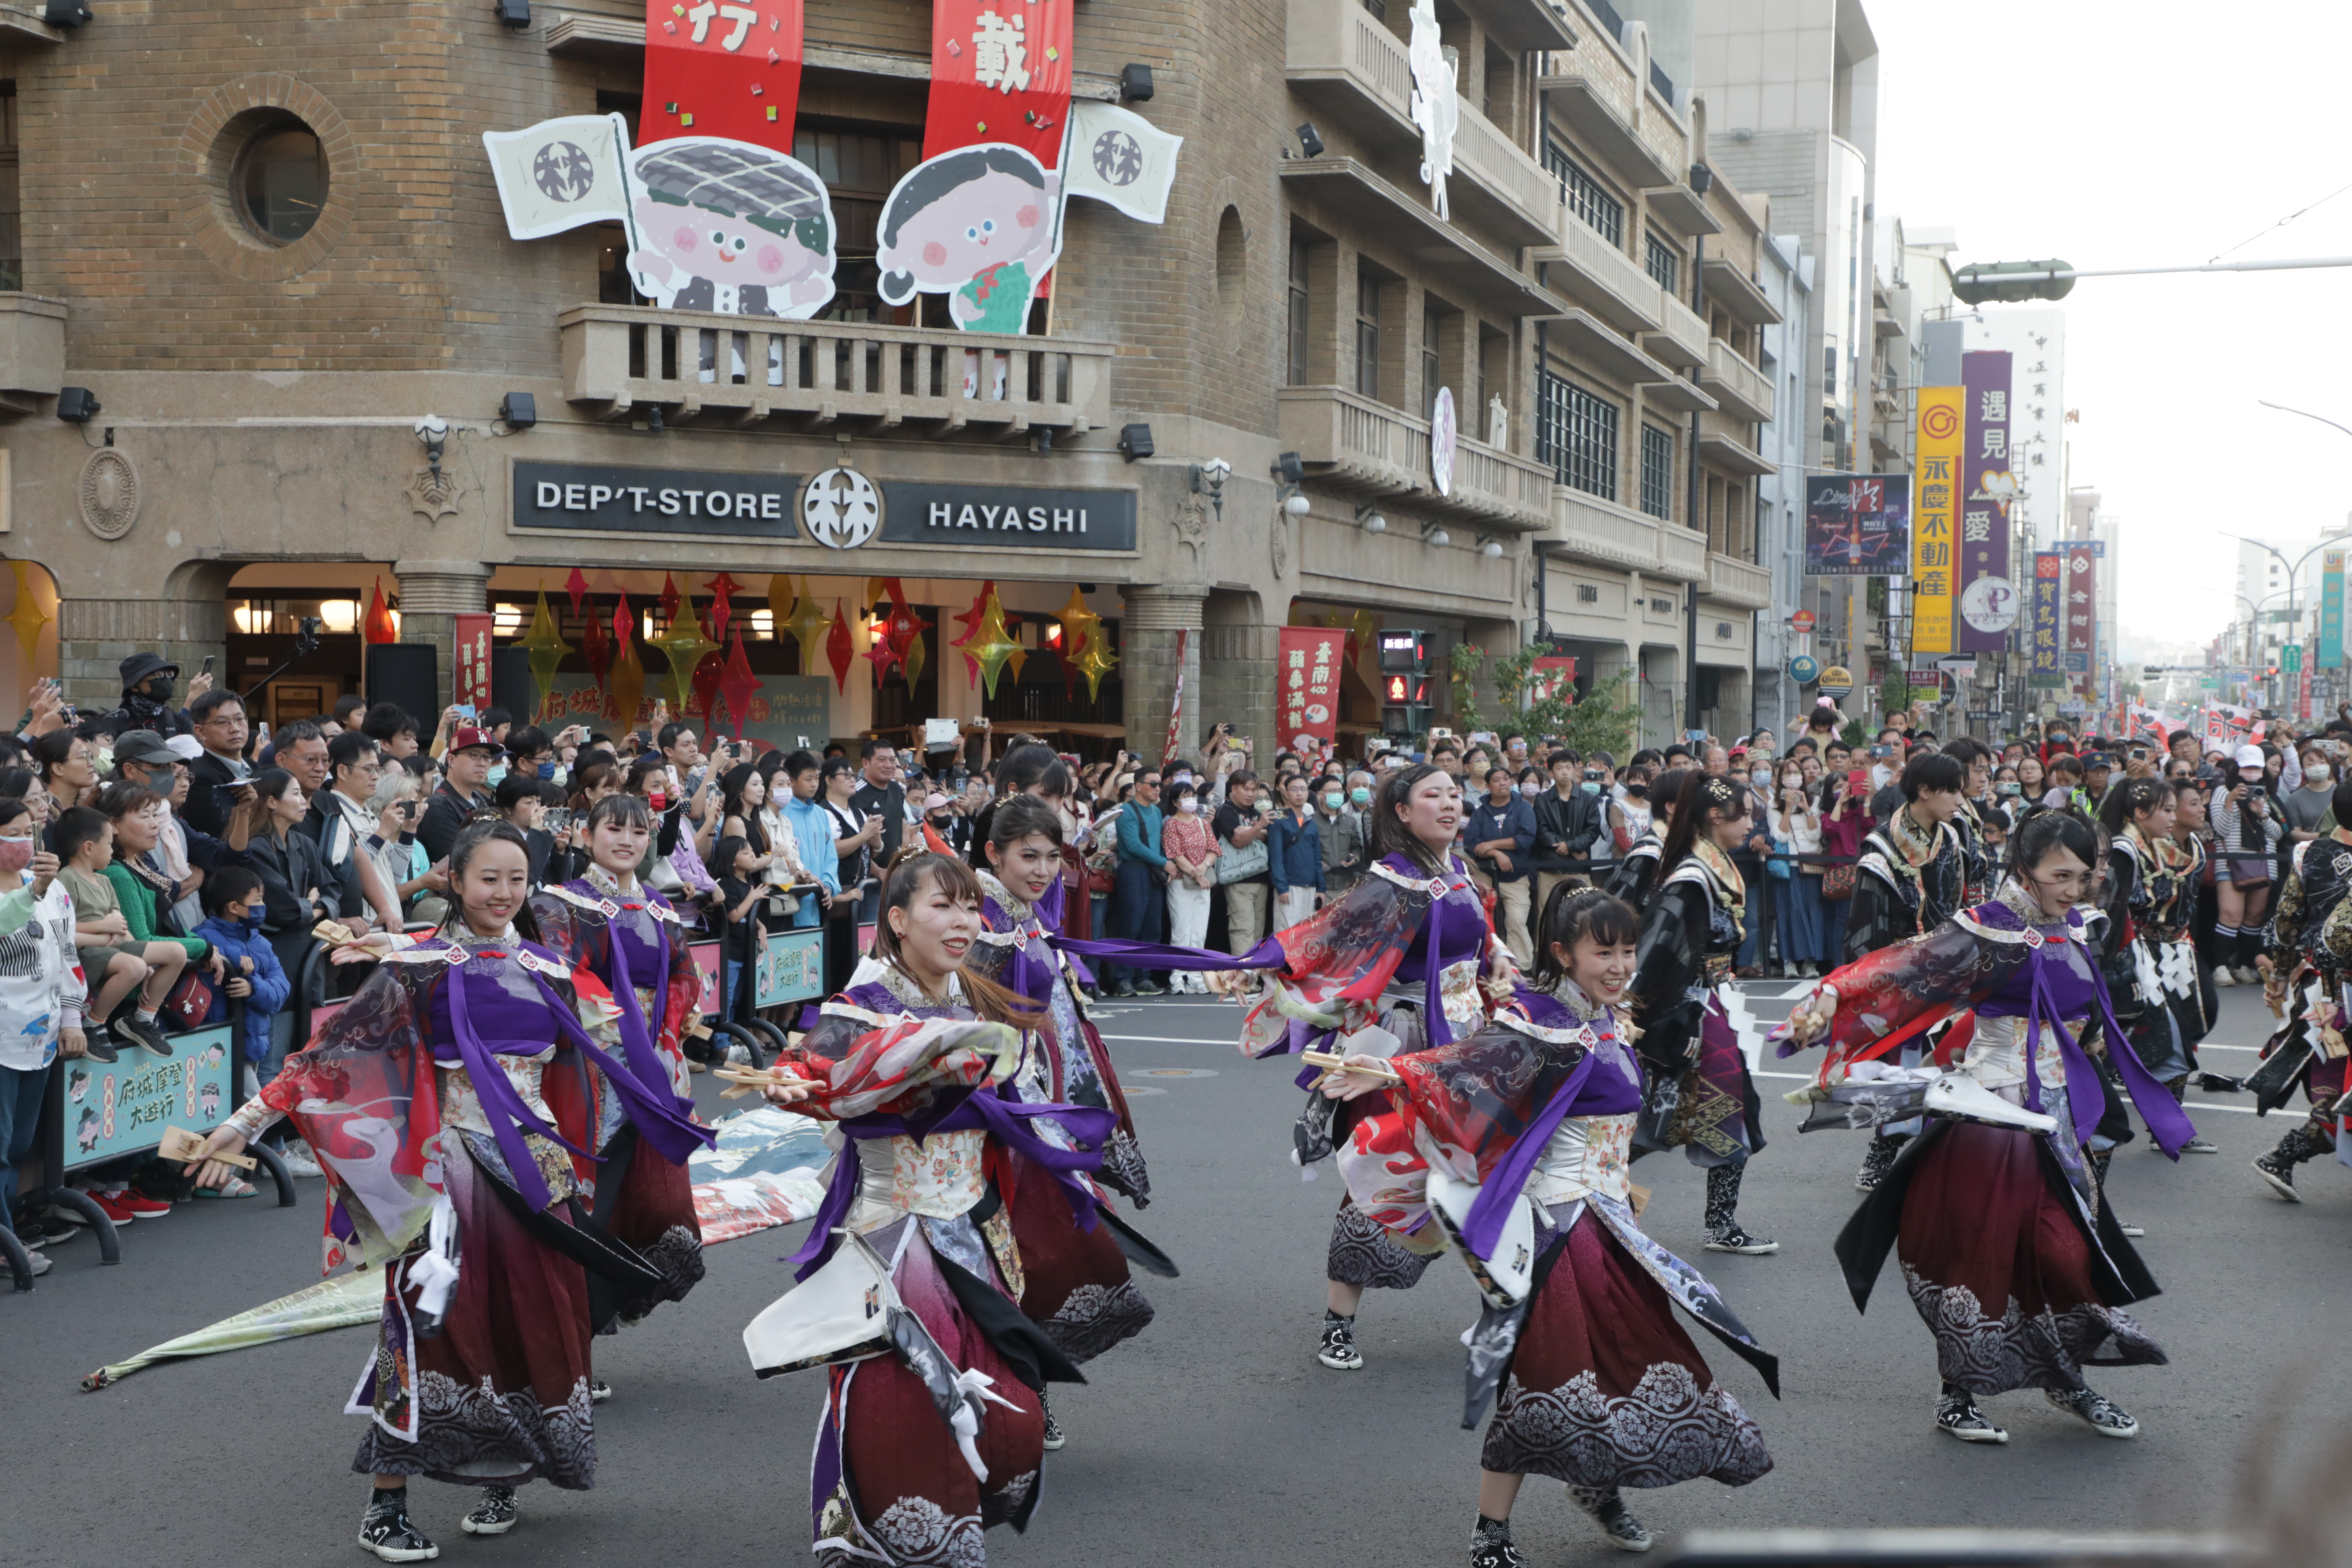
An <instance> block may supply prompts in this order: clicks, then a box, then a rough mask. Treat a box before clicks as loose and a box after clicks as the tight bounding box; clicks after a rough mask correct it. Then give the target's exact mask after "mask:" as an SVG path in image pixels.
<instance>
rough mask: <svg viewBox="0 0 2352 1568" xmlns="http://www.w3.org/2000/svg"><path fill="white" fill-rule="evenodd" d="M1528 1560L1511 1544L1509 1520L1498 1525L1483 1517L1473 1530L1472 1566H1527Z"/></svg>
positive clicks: (1518, 1567) (1478, 1567)
mask: <svg viewBox="0 0 2352 1568" xmlns="http://www.w3.org/2000/svg"><path fill="white" fill-rule="evenodd" d="M1527 1561H1528V1560H1527V1559H1526V1558H1524V1557H1522V1556H1520V1555H1519V1549H1518V1548H1517V1547H1516V1546H1514V1545H1512V1544H1511V1527H1510V1525H1509V1523H1508V1522H1505V1523H1504V1524H1502V1525H1501V1526H1499V1527H1496V1526H1493V1525H1490V1524H1489V1523H1488V1522H1487V1521H1486V1520H1484V1519H1481V1520H1480V1521H1478V1527H1477V1528H1476V1529H1475V1530H1474V1531H1471V1533H1470V1568H1527Z"/></svg>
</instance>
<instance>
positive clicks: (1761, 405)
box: [1698, 338, 1772, 425]
mask: <svg viewBox="0 0 2352 1568" xmlns="http://www.w3.org/2000/svg"><path fill="white" fill-rule="evenodd" d="M1698 384H1699V385H1701V386H1702V387H1705V388H1706V394H1707V395H1708V396H1710V397H1712V398H1714V399H1715V401H1716V405H1717V407H1719V408H1721V409H1722V410H1723V412H1724V414H1725V415H1726V416H1727V417H1730V418H1733V419H1744V420H1747V421H1748V423H1750V424H1754V425H1769V424H1770V423H1771V420H1772V384H1771V383H1770V382H1769V381H1767V380H1765V379H1764V373H1763V372H1762V371H1761V370H1759V369H1758V368H1757V367H1756V366H1754V365H1752V364H1750V363H1748V362H1747V361H1746V360H1744V359H1742V358H1740V357H1739V355H1738V353H1734V352H1733V350H1732V347H1731V345H1730V344H1729V343H1727V342H1724V341H1723V340H1722V339H1721V338H1716V339H1714V340H1712V341H1710V342H1708V343H1707V345H1706V364H1705V365H1704V366H1703V367H1701V369H1700V371H1699V373H1698Z"/></svg>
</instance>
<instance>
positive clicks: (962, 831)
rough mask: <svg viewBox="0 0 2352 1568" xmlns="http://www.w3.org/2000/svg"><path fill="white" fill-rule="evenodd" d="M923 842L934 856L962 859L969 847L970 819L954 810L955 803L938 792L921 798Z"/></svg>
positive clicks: (935, 791) (934, 791)
mask: <svg viewBox="0 0 2352 1568" xmlns="http://www.w3.org/2000/svg"><path fill="white" fill-rule="evenodd" d="M923 841H924V842H925V843H927V844H929V846H930V847H931V849H932V851H933V852H934V853H936V854H940V855H952V856H954V857H955V858H957V859H959V860H961V859H962V858H964V856H965V852H966V851H968V850H969V849H971V818H970V817H968V816H964V815H963V814H962V813H961V812H959V811H957V810H956V809H955V802H954V801H952V800H950V799H949V798H948V797H947V796H946V795H942V794H940V792H939V791H938V790H933V791H932V792H931V793H930V794H929V795H925V796H924V797H923Z"/></svg>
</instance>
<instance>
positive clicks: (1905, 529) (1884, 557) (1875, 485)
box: [1805, 474, 1911, 577]
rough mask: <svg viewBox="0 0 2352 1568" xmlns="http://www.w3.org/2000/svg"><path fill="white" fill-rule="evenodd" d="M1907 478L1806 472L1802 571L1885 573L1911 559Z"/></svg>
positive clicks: (1895, 572) (1818, 573)
mask: <svg viewBox="0 0 2352 1568" xmlns="http://www.w3.org/2000/svg"><path fill="white" fill-rule="evenodd" d="M1910 523H1911V476H1910V475H1908V474H1811V475H1808V476H1807V477H1806V479H1805V574H1806V575H1808V576H1811V577H1891V576H1895V575H1898V574H1901V573H1902V572H1903V570H1904V564H1905V563H1906V562H1907V561H1909V560H1910V558H1911V528H1910Z"/></svg>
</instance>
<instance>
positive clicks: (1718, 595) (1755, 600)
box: [1694, 535, 1772, 610]
mask: <svg viewBox="0 0 2352 1568" xmlns="http://www.w3.org/2000/svg"><path fill="white" fill-rule="evenodd" d="M1694 537H1696V536H1695V535H1694ZM1701 592H1702V593H1704V594H1705V595H1706V597H1708V598H1709V599H1712V600H1714V601H1715V602H1716V603H1717V604H1721V605H1738V606H1739V607H1740V608H1742V609H1747V610H1760V609H1762V608H1764V606H1765V605H1769V604H1770V603H1771V602H1772V571H1771V568H1770V567H1769V566H1759V565H1757V564H1756V563H1754V562H1752V561H1740V560H1738V559H1735V558H1734V557H1732V556H1729V555H1726V554H1724V553H1723V552H1721V551H1719V550H1717V551H1711V552H1708V554H1707V557H1706V586H1705V587H1704V588H1703V589H1702V590H1701Z"/></svg>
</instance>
